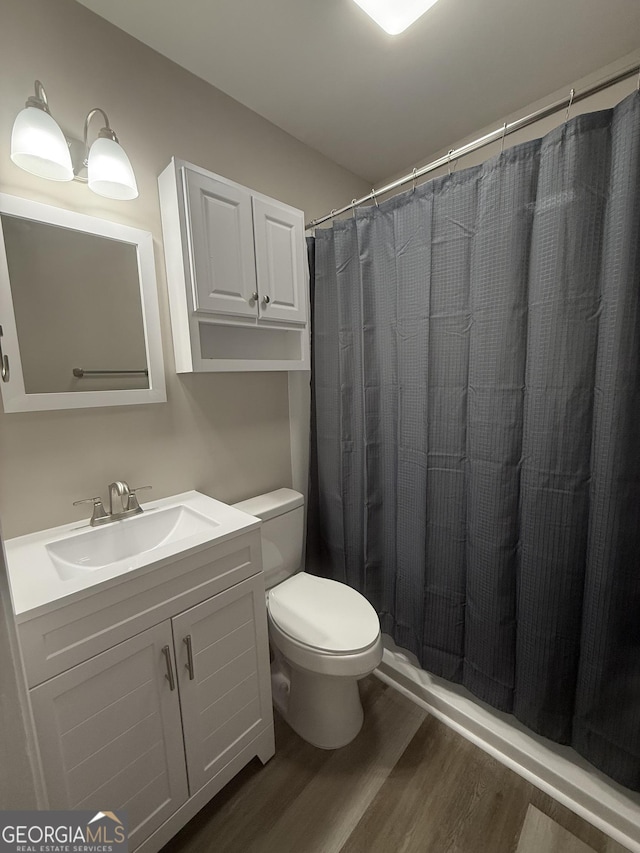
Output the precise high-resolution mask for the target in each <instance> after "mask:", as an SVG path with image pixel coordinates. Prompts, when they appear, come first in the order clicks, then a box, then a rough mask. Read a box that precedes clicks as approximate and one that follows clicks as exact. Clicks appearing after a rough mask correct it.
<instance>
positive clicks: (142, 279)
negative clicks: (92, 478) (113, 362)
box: [0, 193, 167, 414]
mask: <svg viewBox="0 0 640 853" xmlns="http://www.w3.org/2000/svg"><path fill="white" fill-rule="evenodd" d="M0 214H6V215H7V216H16V217H20V218H22V219H32V220H34V221H36V222H44V223H46V224H48V225H57V226H59V227H62V228H68V229H70V230H73V231H82V232H85V233H88V234H95V235H97V236H100V237H106V238H108V239H110V240H115V241H117V242H120V243H128V244H130V245H133V246H135V247H136V252H137V258H138V279H139V283H140V300H141V305H142V319H143V324H144V329H143V331H144V335H145V348H146V354H147V368H148V370H149V387H148V388H136V389H129V390H121V391H65V392H59V393H51V394H45V393H38V394H28V393H26V391H25V387H24V377H23V373H22V360H21V358H20V346H19V343H18V331H17V327H16V319H15V314H14V310H13V300H12V296H11V281H10V279H9V267H8V264H7V255H6V247H5V242H4V234H3V232H2V221H1V219H0V326H2V330H3V337H2V338H0V344H1V346H2V352H3V354H4V355H6V356H7V357H8V359H9V381H8V382H3V381H0V387H1V390H2V402H3V406H4V411H5V414H10V413H11V412H37V411H45V410H53V409H85V408H94V407H97V406H127V405H138V404H140V403H165V402H166V400H167V392H166V387H165V377H164V361H163V356H162V338H161V334H160V311H159V307H158V289H157V283H156V267H155V261H154V256H153V237H152V235H151V233H150V232H149V231H141V230H140V229H138V228H132V227H130V226H129V225H120V224H119V223H117V222H111V221H109V220H106V219H97V218H96V217H94V216H87V215H86V214H84V213H76V212H75V211H72V210H65V209H63V208H58V207H52V206H51V205H48V204H41V203H40V202H36V201H31V200H30V199H25V198H18V197H17V196H10V195H6V194H5V193H0Z"/></svg>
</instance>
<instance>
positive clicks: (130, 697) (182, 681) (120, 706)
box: [20, 531, 274, 853]
mask: <svg viewBox="0 0 640 853" xmlns="http://www.w3.org/2000/svg"><path fill="white" fill-rule="evenodd" d="M259 553H260V552H259V532H258V531H253V532H252V533H249V534H243V535H241V536H239V537H236V538H235V539H234V540H232V541H230V542H226V543H223V544H222V545H220V546H213V547H212V548H210V549H208V550H207V551H204V552H202V553H200V554H197V555H194V556H193V557H191V558H189V559H187V560H184V561H183V562H182V563H180V562H179V563H178V564H175V563H174V565H173V570H172V571H171V570H170V569H171V567H169V566H167V567H165V569H164V570H163V569H158V570H156V572H159V573H160V574H159V575H157V574H156V573H155V572H152V573H148V574H147V575H145V576H143V577H139V578H136V579H132V580H131V581H130V582H124V583H122V584H121V585H119V586H116V587H113V588H112V589H111V590H108V591H106V592H105V593H104V595H107V596H108V600H107V599H105V600H103V601H102V602H100V601H99V599H100V598H101V593H96V595H95V596H92V598H95V599H98V600H97V601H94V602H92V600H91V598H90V599H86V600H81V601H78V602H75V603H73V604H70V605H69V606H68V608H66V612H65V609H63V610H62V612H60V611H54V612H53V613H50V614H46V615H43V616H41V617H38V618H35V619H34V620H33V623H32V624H30V623H29V622H27V623H25V624H24V625H21V626H20V627H21V628H22V629H23V632H24V635H25V637H27V638H28V636H29V635H31V638H32V641H31V642H29V641H27V642H26V643H25V645H24V647H23V648H24V649H25V664H26V668H27V674H28V677H29V678H30V680H31V682H33V680H34V679H38V678H39V677H41V674H42V673H43V672H48V671H50V670H51V668H52V667H53V670H54V671H57V672H58V674H55V675H53V677H50V678H48V679H47V680H45V681H43V682H42V683H39V684H36V685H35V686H33V687H32V688H31V690H30V697H31V703H32V709H33V715H34V720H35V727H36V734H37V738H38V744H39V748H40V755H41V761H42V767H43V774H44V780H45V785H46V789H47V795H48V799H49V807H50V808H53V809H95V810H102V811H104V810H105V809H110V810H116V811H117V810H118V809H125V810H126V811H127V813H128V820H129V833H130V835H129V838H130V849H131V850H139V851H141V852H142V851H144V853H152V851H157V850H159V849H160V848H161V847H162V846H163V845H164V844H165V843H166V842H167V841H168V840H169V838H171V837H172V835H173V834H175V832H176V831H177V830H178V829H180V827H181V826H183V825H184V824H185V823H186V822H187V821H188V820H189V819H190V818H191V817H192V816H193V815H194V814H195V813H196V812H197V811H198V810H199V809H200V808H202V806H203V805H204V804H205V803H206V802H207V801H208V800H209V799H210V798H211V797H212V796H213V795H214V794H215V793H217V791H218V790H220V788H221V787H223V785H225V784H226V783H227V782H228V781H229V780H230V779H231V778H232V777H233V776H234V775H235V774H236V773H237V772H238V770H240V769H241V767H243V766H244V764H246V763H247V761H249V760H250V759H251V758H252V757H253V756H255V755H258V756H259V757H260V758H261V760H262V761H263V763H264V762H266V761H267V760H268V759H269V758H270V757H271V755H272V754H273V752H274V739H273V716H272V707H271V685H270V672H269V651H268V638H267V621H266V607H265V591H264V580H263V576H262V573H261V571H260V569H261V562H260V557H259V556H258V555H259ZM176 565H177V566H178V570H177V571H176ZM163 572H164V577H163ZM205 578H206V581H204V582H203V580H204V579H205ZM203 590H206V591H205V592H203ZM216 590H219V591H216ZM211 592H215V594H213V595H211V594H210V593H211ZM208 593H209V595H208ZM203 598H204V600H203ZM91 607H94V608H96V613H104V612H105V611H107V612H108V613H109V619H110V621H113V622H114V623H115V628H116V630H118V631H121V629H122V625H123V624H124V625H126V629H125V633H126V636H127V638H126V639H124V640H122V641H121V642H117V643H116V644H115V645H111V647H107V648H105V649H104V650H103V651H100V652H99V653H98V654H94V655H93V656H91V657H88V659H85V660H82V662H80V663H76V664H75V665H73V666H71V667H69V668H66V669H65V668H64V667H65V657H64V655H63V657H62V659H57V660H56V651H55V646H56V643H57V641H58V639H60V642H61V646H64V648H65V649H66V648H67V647H68V646H71V647H73V648H75V649H76V650H77V649H78V648H80V649H81V651H80V652H79V654H80V655H81V656H82V654H83V652H82V649H84V656H85V657H86V655H87V650H88V649H90V648H94V650H95V646H93V644H94V642H95V641H96V638H98V642H99V643H102V644H103V646H104V645H105V643H106V644H108V643H109V632H108V631H101V630H100V629H99V627H98V621H97V618H96V616H95V615H94V614H91V613H90V612H88V610H89V608H91ZM82 612H84V616H83V617H82V618H77V615H78V614H79V613H82ZM154 615H155V620H154ZM70 619H71V621H70V622H69V620H70ZM158 619H160V620H161V621H157V620H158ZM149 621H156V623H157V624H153V625H151V627H146V625H147V624H148V623H149ZM56 622H57V623H58V628H55V627H54V624H55V623H56ZM29 626H30V627H29ZM36 636H40V637H46V638H48V643H45V644H42V643H38V642H34V641H33V638H34V637H36ZM105 636H106V640H105ZM119 636H120V637H121V636H122V635H121V634H120V635H119ZM113 639H114V636H112V637H111V641H113ZM47 645H48V647H49V648H48V650H49V652H50V653H51V654H50V662H49V661H43V660H40V661H37V660H36V661H34V660H33V657H34V656H36V657H37V656H38V655H40V657H42V654H41V652H42V650H43V649H44V648H45V646H47ZM74 654H78V652H77V651H76V652H74ZM68 661H69V658H66V662H67V663H68ZM60 670H62V671H60Z"/></svg>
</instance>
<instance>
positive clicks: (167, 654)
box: [162, 646, 176, 690]
mask: <svg viewBox="0 0 640 853" xmlns="http://www.w3.org/2000/svg"><path fill="white" fill-rule="evenodd" d="M162 654H163V655H164V660H165V663H166V665H167V671H166V673H165V676H164V677H165V678H166V679H167V681H168V682H169V689H170V690H175V689H176V680H175V678H174V677H173V664H172V663H171V649H170V648H169V646H163V648H162Z"/></svg>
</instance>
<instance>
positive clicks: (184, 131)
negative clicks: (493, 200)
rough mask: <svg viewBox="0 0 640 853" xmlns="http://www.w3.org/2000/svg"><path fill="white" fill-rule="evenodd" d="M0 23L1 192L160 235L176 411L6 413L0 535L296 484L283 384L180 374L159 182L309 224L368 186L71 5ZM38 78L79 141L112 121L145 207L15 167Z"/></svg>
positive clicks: (1, 420)
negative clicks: (119, 483)
mask: <svg viewBox="0 0 640 853" xmlns="http://www.w3.org/2000/svg"><path fill="white" fill-rule="evenodd" d="M1 18H2V23H1V26H0V191H2V192H5V193H9V194H11V195H17V196H23V197H28V198H32V199H34V200H36V201H40V202H43V203H45V204H52V205H56V206H60V207H65V208H69V209H72V210H76V211H79V212H81V213H85V214H89V215H94V216H98V217H102V218H105V219H112V220H116V221H118V222H122V223H124V224H126V225H131V226H133V227H137V228H142V229H145V230H147V231H151V232H152V233H153V235H154V240H155V256H156V267H157V271H158V287H159V296H160V309H161V315H162V339H163V346H164V354H165V364H166V370H167V393H168V403H167V404H159V405H150V406H149V405H147V406H126V407H118V408H105V409H97V410H96V409H87V410H84V411H61V412H35V413H25V414H10V415H5V414H0V517H1V518H2V523H3V528H4V533H5V536H8V537H11V536H16V535H19V534H22V533H27V532H30V531H33V530H37V529H40V528H43V527H49V526H53V525H57V524H61V523H64V522H66V521H71V520H73V519H75V518H81V517H83V516H84V515H86V509H82V508H80V509H74V508H72V506H71V503H72V501H73V500H75V499H78V498H84V497H89V496H91V495H95V494H99V493H102V494H103V495H104V494H105V491H106V488H105V487H106V485H107V483H109V482H110V481H112V480H114V479H121V478H124V479H126V480H127V481H128V482H129V483H130V484H131V485H134V486H135V485H140V484H146V483H151V484H152V485H153V487H154V490H153V492H152V493H151V495H152V496H153V497H162V496H164V495H169V494H175V493H177V492H180V491H184V490H186V489H192V488H196V489H200V490H202V491H204V492H206V493H208V494H210V495H213V496H214V497H218V498H220V499H222V500H228V501H234V500H238V499H240V498H244V497H248V496H249V495H251V494H252V493H257V492H260V491H263V490H267V489H272V488H276V487H278V486H282V485H289V484H291V477H292V474H291V456H290V439H289V401H288V384H287V375H286V374H284V373H281V374H276V373H261V374H257V373H252V374H218V375H193V376H182V377H180V378H178V377H177V376H176V374H175V369H174V365H173V350H172V344H171V332H170V325H169V317H168V302H167V295H166V281H165V273H164V258H163V255H162V244H161V227H160V211H159V206H158V196H157V186H156V178H157V175H158V174H159V173H160V172H161V171H162V169H163V168H164V167H165V166H166V165H167V163H168V162H169V159H170V157H171V155H176V156H178V157H181V158H184V159H186V160H189V161H191V162H193V163H196V164H198V165H200V166H204V167H205V168H208V169H211V170H212V171H214V172H217V173H218V174H221V175H224V176H226V177H228V178H231V179H232V180H236V181H238V182H240V183H242V184H245V185H246V186H249V187H252V188H253V189H256V190H258V191H259V192H263V193H266V194H267V195H271V196H273V197H276V198H279V199H281V200H282V201H284V202H287V203H289V204H292V205H294V206H296V207H299V208H302V209H303V210H304V211H305V214H306V217H307V219H309V218H311V217H313V216H318V215H320V214H322V213H324V212H326V211H327V210H330V209H331V208H333V207H336V206H337V205H339V204H340V203H341V202H345V201H347V200H349V199H351V198H353V197H354V196H358V195H362V194H363V193H364V192H366V190H367V187H366V185H365V184H364V182H363V181H361V180H360V179H359V178H356V177H355V176H353V175H351V174H350V173H349V172H347V171H345V170H344V169H341V168H340V167H338V166H336V165H335V164H333V163H332V162H331V161H329V160H327V159H326V158H324V157H323V156H321V155H320V154H318V153H317V152H315V151H313V150H312V149H310V148H308V147H307V146H305V145H303V144H302V143H300V142H298V141H296V140H294V139H293V138H292V137H290V136H288V135H287V134H285V133H284V132H282V131H280V130H279V129H278V128H276V127H275V126H274V125H272V124H270V123H269V122H267V121H265V120H264V119H262V118H260V117H259V116H258V115H256V114H255V113H253V112H251V111H250V110H248V109H246V108H244V107H242V106H241V105H240V104H238V103H237V102H236V101H233V100H232V99H231V98H228V97H227V96H226V95H224V94H223V93H221V92H219V91H218V90H216V89H214V88H212V87H211V86H209V85H208V84H206V83H204V82H203V81H201V80H199V79H198V78H196V77H194V76H193V75H191V74H189V73H188V72H186V71H184V70H183V69H181V68H179V67H178V66H176V65H174V64H173V63H171V62H169V61H168V60H166V59H164V58H163V57H161V56H159V55H158V54H157V53H155V52H154V51H152V50H150V49H149V48H147V47H145V46H144V45H142V44H141V43H140V42H138V41H136V40H135V39H133V38H131V37H130V36H127V35H125V34H124V33H122V32H120V31H119V30H117V29H116V28H115V27H113V26H112V25H111V24H108V23H107V22H105V21H103V20H102V19H101V18H99V17H97V16H95V15H94V14H93V13H91V12H89V11H88V10H87V9H85V8H84V7H83V6H80V5H79V4H76V3H75V2H72V0H2V12H1ZM300 70H301V71H302V69H300ZM35 78H38V79H40V80H41V81H42V82H43V84H44V86H45V88H46V90H47V95H48V97H49V103H50V106H51V110H52V113H53V115H54V116H55V118H56V120H57V121H58V123H59V124H60V125H61V126H62V127H63V129H64V130H65V131H66V132H67V133H68V134H69V135H73V136H76V137H78V136H80V135H81V132H82V123H83V121H84V117H85V115H86V113H87V112H88V111H89V110H90V109H91V108H93V107H95V106H99V107H102V108H103V109H104V110H105V111H106V112H107V114H108V116H109V119H110V121H111V124H112V126H113V128H114V129H115V131H116V133H117V134H118V136H119V138H120V141H121V143H122V144H123V146H124V148H125V150H126V151H127V153H128V154H129V157H130V158H131V161H132V163H133V164H134V168H135V170H136V176H137V180H138V186H139V189H140V197H139V198H138V199H136V200H135V201H133V202H115V201H109V200H107V199H102V198H100V197H99V196H96V195H94V194H93V193H91V192H90V191H89V190H88V189H87V187H86V186H83V185H80V184H77V183H73V184H57V183H53V182H51V181H45V180H42V179H38V178H33V177H31V176H30V175H28V174H27V173H26V172H23V171H22V170H20V169H18V168H17V167H15V166H14V165H13V164H12V163H11V161H10V160H9V140H10V134H11V126H12V124H13V120H14V118H15V116H16V114H17V113H18V111H19V110H20V109H21V108H22V107H23V106H24V101H25V100H26V98H27V97H28V96H29V95H30V94H32V92H33V81H34V79H35ZM96 122H97V120H96ZM99 127H100V125H97V128H96V129H99Z"/></svg>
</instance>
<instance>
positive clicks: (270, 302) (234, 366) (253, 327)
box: [158, 158, 309, 373]
mask: <svg viewBox="0 0 640 853" xmlns="http://www.w3.org/2000/svg"><path fill="white" fill-rule="evenodd" d="M158 187H159V193H160V206H161V213H162V229H163V239H164V250H165V260H166V265H167V282H168V288H169V301H170V307H171V325H172V333H173V343H174V352H175V357H176V369H177V371H178V372H179V373H190V372H201V371H221V370H224V371H229V370H306V369H308V368H309V331H308V301H309V300H308V268H307V260H306V246H305V240H304V214H303V213H302V211H300V210H297V209H296V208H293V207H290V206H289V205H286V204H283V203H282V202H279V201H276V200H275V199H271V198H268V197H267V196H264V195H261V194H260V193H256V192H254V191H253V190H250V189H248V188H247V187H243V186H240V185H239V184H236V183H234V182H233V181H230V180H228V179H227V178H223V177H221V176H219V175H214V174H213V173H211V172H208V171H206V170H205V169H201V168H199V167H197V166H193V165H192V164H190V163H185V162H183V161H180V160H176V159H175V158H174V159H173V160H172V161H171V163H170V164H169V166H167V168H166V169H165V170H164V172H163V173H162V174H161V175H160V177H159V178H158Z"/></svg>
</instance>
